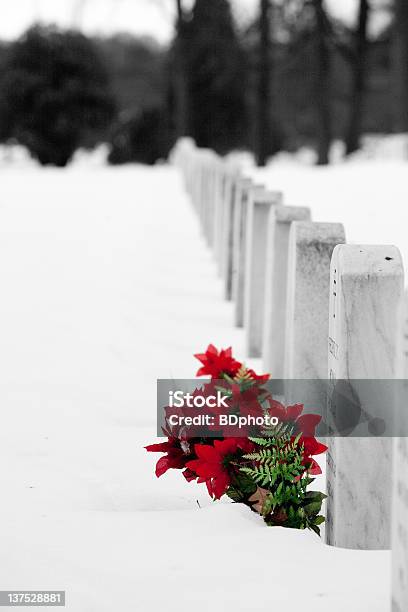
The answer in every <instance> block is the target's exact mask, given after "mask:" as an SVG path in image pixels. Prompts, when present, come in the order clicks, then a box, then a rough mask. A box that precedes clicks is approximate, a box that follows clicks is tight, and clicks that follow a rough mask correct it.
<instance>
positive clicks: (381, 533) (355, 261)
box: [326, 245, 403, 550]
mask: <svg viewBox="0 0 408 612" xmlns="http://www.w3.org/2000/svg"><path fill="white" fill-rule="evenodd" d="M330 293H331V295H330V313H329V320H330V325H329V353H328V354H329V370H328V371H329V378H330V380H331V382H332V385H333V387H332V388H334V385H335V383H336V381H339V380H347V381H351V382H350V384H351V386H352V388H353V391H355V393H356V397H358V400H359V405H361V406H362V410H363V411H364V413H367V414H370V405H369V400H368V399H367V396H366V391H365V390H364V387H363V385H362V384H361V383H358V382H357V380H355V382H354V383H353V379H372V380H378V379H393V378H395V377H396V376H397V367H398V359H397V357H398V350H397V344H398V327H399V316H400V308H401V300H402V293H403V267H402V262H401V256H400V253H399V251H398V249H397V248H396V247H393V246H365V245H364V246H359V245H341V246H338V247H337V248H336V249H335V251H334V253H333V259H332V263H331V287H330ZM391 409H392V408H391ZM332 411H333V404H332V406H331V407H330V409H329V414H328V417H329V420H330V414H331V412H332ZM363 425H364V424H363ZM363 425H361V426H358V427H363ZM355 431H356V433H360V429H356V430H355ZM327 443H328V445H329V451H328V455H327V492H328V499H327V522H326V541H327V543H328V544H331V545H333V546H340V547H343V548H355V549H364V550H370V549H386V548H389V547H390V535H391V524H390V512H391V493H392V486H391V455H392V439H391V438H387V437H381V438H380V437H378V438H374V437H329V438H328V439H327Z"/></svg>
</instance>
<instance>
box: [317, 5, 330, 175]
mask: <svg viewBox="0 0 408 612" xmlns="http://www.w3.org/2000/svg"><path fill="white" fill-rule="evenodd" d="M313 6H314V10H315V20H316V56H317V73H316V107H317V119H318V129H317V135H318V143H317V163H318V165H320V166H321V165H326V164H328V163H329V152H330V144H331V112H330V93H331V91H330V90H331V87H330V49H329V44H328V40H327V23H328V19H327V15H326V10H325V7H324V4H323V0H313Z"/></svg>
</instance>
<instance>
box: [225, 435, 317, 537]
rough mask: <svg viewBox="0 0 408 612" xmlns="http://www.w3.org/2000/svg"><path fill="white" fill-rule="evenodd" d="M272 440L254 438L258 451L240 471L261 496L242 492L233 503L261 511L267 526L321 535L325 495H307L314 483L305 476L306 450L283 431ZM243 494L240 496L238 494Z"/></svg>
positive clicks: (248, 457)
mask: <svg viewBox="0 0 408 612" xmlns="http://www.w3.org/2000/svg"><path fill="white" fill-rule="evenodd" d="M275 433H276V435H275V436H273V437H270V438H251V441H252V442H253V443H254V444H256V446H257V447H258V448H257V449H256V450H255V451H254V452H252V453H248V454H246V455H244V456H243V460H245V462H247V465H244V466H242V467H240V471H241V472H242V473H243V474H244V475H245V476H246V477H248V478H249V479H250V480H252V482H253V483H255V484H256V485H257V487H260V488H257V490H258V491H259V494H258V495H256V494H255V495H253V493H252V495H253V497H252V498H251V499H249V497H248V496H245V494H243V492H242V491H237V490H234V491H233V492H232V493H233V496H234V497H233V498H235V499H234V501H244V500H245V497H246V503H247V504H248V505H250V506H251V505H253V504H254V503H255V502H257V504H258V505H259V506H260V505H261V501H260V500H262V507H261V508H260V510H259V511H260V514H262V516H263V517H264V520H265V522H266V523H267V525H280V526H283V527H292V528H296V529H312V530H313V531H314V532H315V533H317V534H318V535H320V528H319V525H321V524H322V523H323V522H324V517H323V516H322V515H320V514H319V512H320V509H321V506H322V502H323V500H324V499H325V497H326V496H325V495H324V494H323V493H320V492H318V491H308V490H307V489H308V487H309V485H310V484H312V483H313V479H312V478H310V476H309V475H308V474H307V472H305V467H304V465H303V464H302V462H303V446H302V445H301V444H300V437H301V435H300V434H299V435H298V436H297V437H296V438H293V437H292V436H291V435H290V433H287V432H285V431H284V428H281V429H276V432H275ZM239 493H240V494H239Z"/></svg>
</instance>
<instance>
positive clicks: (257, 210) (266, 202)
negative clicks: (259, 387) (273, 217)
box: [244, 191, 282, 357]
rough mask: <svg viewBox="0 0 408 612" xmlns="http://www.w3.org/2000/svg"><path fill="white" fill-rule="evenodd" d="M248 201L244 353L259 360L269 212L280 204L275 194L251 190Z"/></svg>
mask: <svg viewBox="0 0 408 612" xmlns="http://www.w3.org/2000/svg"><path fill="white" fill-rule="evenodd" d="M251 194H252V197H250V198H249V201H248V215H247V219H246V223H247V235H246V244H245V284H244V327H245V329H246V337H247V354H248V356H249V357H260V356H261V353H262V337H263V325H264V306H265V273H266V247H267V236H268V225H269V213H270V210H271V207H272V206H277V205H280V204H281V203H282V194H281V193H280V192H278V191H271V192H268V191H263V192H262V191H252V192H251Z"/></svg>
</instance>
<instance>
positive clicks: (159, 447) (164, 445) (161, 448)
mask: <svg viewBox="0 0 408 612" xmlns="http://www.w3.org/2000/svg"><path fill="white" fill-rule="evenodd" d="M171 448H173V446H172V444H171V443H170V442H161V443H160V444H150V445H149V446H145V449H146V450H147V451H148V452H149V453H167V451H168V450H170V449H171Z"/></svg>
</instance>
